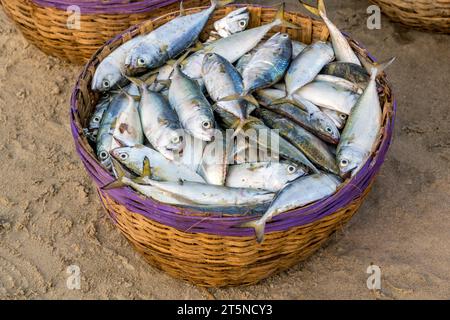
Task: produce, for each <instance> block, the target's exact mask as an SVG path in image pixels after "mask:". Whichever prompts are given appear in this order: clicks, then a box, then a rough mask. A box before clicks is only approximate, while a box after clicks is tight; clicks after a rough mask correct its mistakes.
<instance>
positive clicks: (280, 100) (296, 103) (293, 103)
mask: <svg viewBox="0 0 450 320" xmlns="http://www.w3.org/2000/svg"><path fill="white" fill-rule="evenodd" d="M285 103H288V104H292V105H294V106H296V107H297V108H299V109H301V110H303V111H305V112H308V113H309V111H308V110H307V109H306V108H305V106H304V105H302V104H301V103H298V102H297V101H295V100H294V99H291V98H289V97H288V96H287V97H284V98H281V99H277V100H275V101H272V103H271V105H272V106H273V105H277V104H285Z"/></svg>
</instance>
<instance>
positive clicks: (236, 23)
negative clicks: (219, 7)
mask: <svg viewBox="0 0 450 320" xmlns="http://www.w3.org/2000/svg"><path fill="white" fill-rule="evenodd" d="M249 21H250V13H249V12H248V9H247V8H246V7H244V8H240V9H238V10H235V11H233V12H231V13H230V14H229V15H227V16H226V17H225V18H223V19H220V20H218V21H216V22H215V23H214V29H216V31H217V33H218V34H219V35H220V36H221V37H222V38H226V37H229V36H231V35H233V34H235V33H238V32H241V31H244V30H245V29H246V28H247V27H248V23H249Z"/></svg>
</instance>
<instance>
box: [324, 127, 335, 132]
mask: <svg viewBox="0 0 450 320" xmlns="http://www.w3.org/2000/svg"><path fill="white" fill-rule="evenodd" d="M325 130H326V131H327V132H328V133H333V129H331V128H330V127H326V128H325Z"/></svg>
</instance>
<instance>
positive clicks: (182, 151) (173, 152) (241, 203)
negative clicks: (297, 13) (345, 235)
mask: <svg viewBox="0 0 450 320" xmlns="http://www.w3.org/2000/svg"><path fill="white" fill-rule="evenodd" d="M229 2H230V1H218V0H213V1H212V4H211V6H210V7H209V8H208V9H206V10H204V11H201V12H198V13H195V14H190V15H186V14H185V13H184V10H181V14H180V16H179V17H177V18H175V19H173V20H171V21H170V22H168V23H166V24H164V25H162V26H160V27H159V28H157V29H155V30H154V31H152V32H150V33H149V34H144V35H140V36H138V37H135V38H133V39H132V40H130V41H128V42H126V43H124V44H123V45H122V46H120V47H119V48H118V49H116V50H115V51H113V52H112V53H111V54H110V55H109V56H108V57H106V58H105V59H104V60H103V61H102V62H101V63H100V65H99V66H98V68H97V70H96V73H95V75H94V77H93V80H92V90H93V91H96V92H98V93H99V94H100V95H101V98H100V100H99V102H98V105H97V106H96V109H95V112H94V114H93V116H92V118H91V120H90V123H89V126H88V127H87V128H86V129H85V133H86V136H87V137H88V138H89V139H90V140H91V142H92V144H93V146H94V147H95V149H96V151H97V155H98V159H99V161H100V162H101V164H102V165H103V166H104V167H105V168H106V169H108V170H110V171H111V172H112V173H113V174H114V175H115V176H116V178H117V181H115V182H113V183H112V184H110V185H108V186H105V187H104V189H112V188H120V187H124V186H128V187H131V188H132V189H134V190H135V191H137V192H138V193H140V194H141V195H143V196H145V197H148V198H151V199H153V200H155V201H158V202H161V203H165V204H169V205H176V206H184V207H191V208H197V209H204V210H214V209H216V210H217V209H218V210H226V211H225V212H228V213H230V214H232V213H233V212H234V213H239V214H242V213H243V212H245V213H249V212H251V213H253V214H254V213H255V212H258V209H259V210H260V211H262V212H265V214H264V215H263V216H262V217H261V218H260V219H256V220H254V221H251V222H249V223H246V224H244V225H241V226H238V227H243V228H254V229H255V231H256V235H257V239H258V241H259V242H261V241H263V239H264V230H265V225H266V223H267V222H268V221H270V220H271V219H272V218H273V217H274V216H276V215H279V214H281V213H283V212H286V211H289V210H292V209H295V208H299V207H302V206H306V205H308V204H311V203H312V202H315V201H318V200H320V199H323V198H325V197H328V196H331V195H333V194H334V193H335V192H336V191H337V190H338V188H339V187H340V185H341V184H342V183H343V180H344V179H346V178H348V177H350V176H352V175H355V174H356V173H357V172H358V171H359V170H360V169H361V167H362V166H363V165H364V164H365V163H366V162H367V160H368V158H369V157H370V155H371V154H372V151H373V149H374V147H375V146H376V142H377V140H378V138H379V135H380V131H381V124H382V109H381V105H380V100H379V96H378V90H377V82H376V79H377V76H378V75H379V74H380V73H381V72H382V71H383V70H384V69H385V68H386V67H387V66H388V65H389V64H390V63H391V62H392V61H393V59H392V60H390V61H388V62H386V63H383V64H371V63H369V62H368V61H367V60H366V59H363V58H361V57H358V56H357V55H356V54H355V52H354V51H353V50H352V48H351V46H350V45H349V43H348V41H347V39H346V38H345V37H344V36H343V35H342V33H341V32H340V31H339V29H338V28H337V27H336V26H335V25H334V24H333V23H332V22H331V21H330V20H329V19H328V17H327V15H326V11H325V6H324V3H323V1H322V0H321V1H319V3H318V8H315V7H311V6H308V5H305V6H306V8H307V9H308V10H310V11H311V12H313V13H314V14H316V15H318V16H320V17H321V18H322V19H323V21H324V22H325V23H326V25H327V26H328V28H329V30H330V33H331V42H330V43H328V42H322V41H317V42H314V43H312V44H311V45H306V44H303V43H300V42H298V41H294V40H292V39H291V38H290V36H289V35H288V34H286V33H280V32H278V33H275V34H274V35H273V36H271V37H270V38H269V39H267V37H266V36H267V35H268V34H269V32H270V31H271V30H272V29H274V28H276V27H280V26H282V27H287V28H297V29H298V28H299V27H297V26H295V25H292V24H291V23H289V22H287V21H286V20H285V19H284V5H282V6H281V7H280V9H279V11H278V13H277V15H276V17H275V19H274V21H273V22H271V23H269V24H266V25H262V26H260V27H256V28H251V29H247V28H248V26H249V20H250V15H249V11H248V8H245V7H243V8H240V9H238V10H236V11H234V12H232V13H230V14H229V15H228V16H226V17H225V18H223V19H221V20H219V21H217V22H216V23H215V24H214V27H215V29H216V31H215V32H213V33H212V34H211V38H210V39H209V40H208V41H207V42H205V43H200V42H199V36H200V34H201V33H202V31H203V30H204V28H205V26H206V24H207V22H208V20H209V19H210V18H211V16H212V14H213V13H214V11H215V10H216V9H217V8H219V7H222V6H223V5H225V4H227V3H229ZM230 132H231V133H230ZM249 132H250V133H249ZM262 135H265V139H262ZM261 150H264V152H260V151H261ZM261 208H263V209H261Z"/></svg>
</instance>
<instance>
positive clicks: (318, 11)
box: [299, 0, 327, 18]
mask: <svg viewBox="0 0 450 320" xmlns="http://www.w3.org/2000/svg"><path fill="white" fill-rule="evenodd" d="M299 1H300V3H301V4H302V5H303V6H304V7H305V8H306V10H308V11H309V12H311V13H312V14H314V15H316V16H319V17H322V18H326V17H327V10H326V8H325V2H324V1H323V0H318V1H317V7H313V6H311V5H309V4H307V3H305V2H303V0H299Z"/></svg>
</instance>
